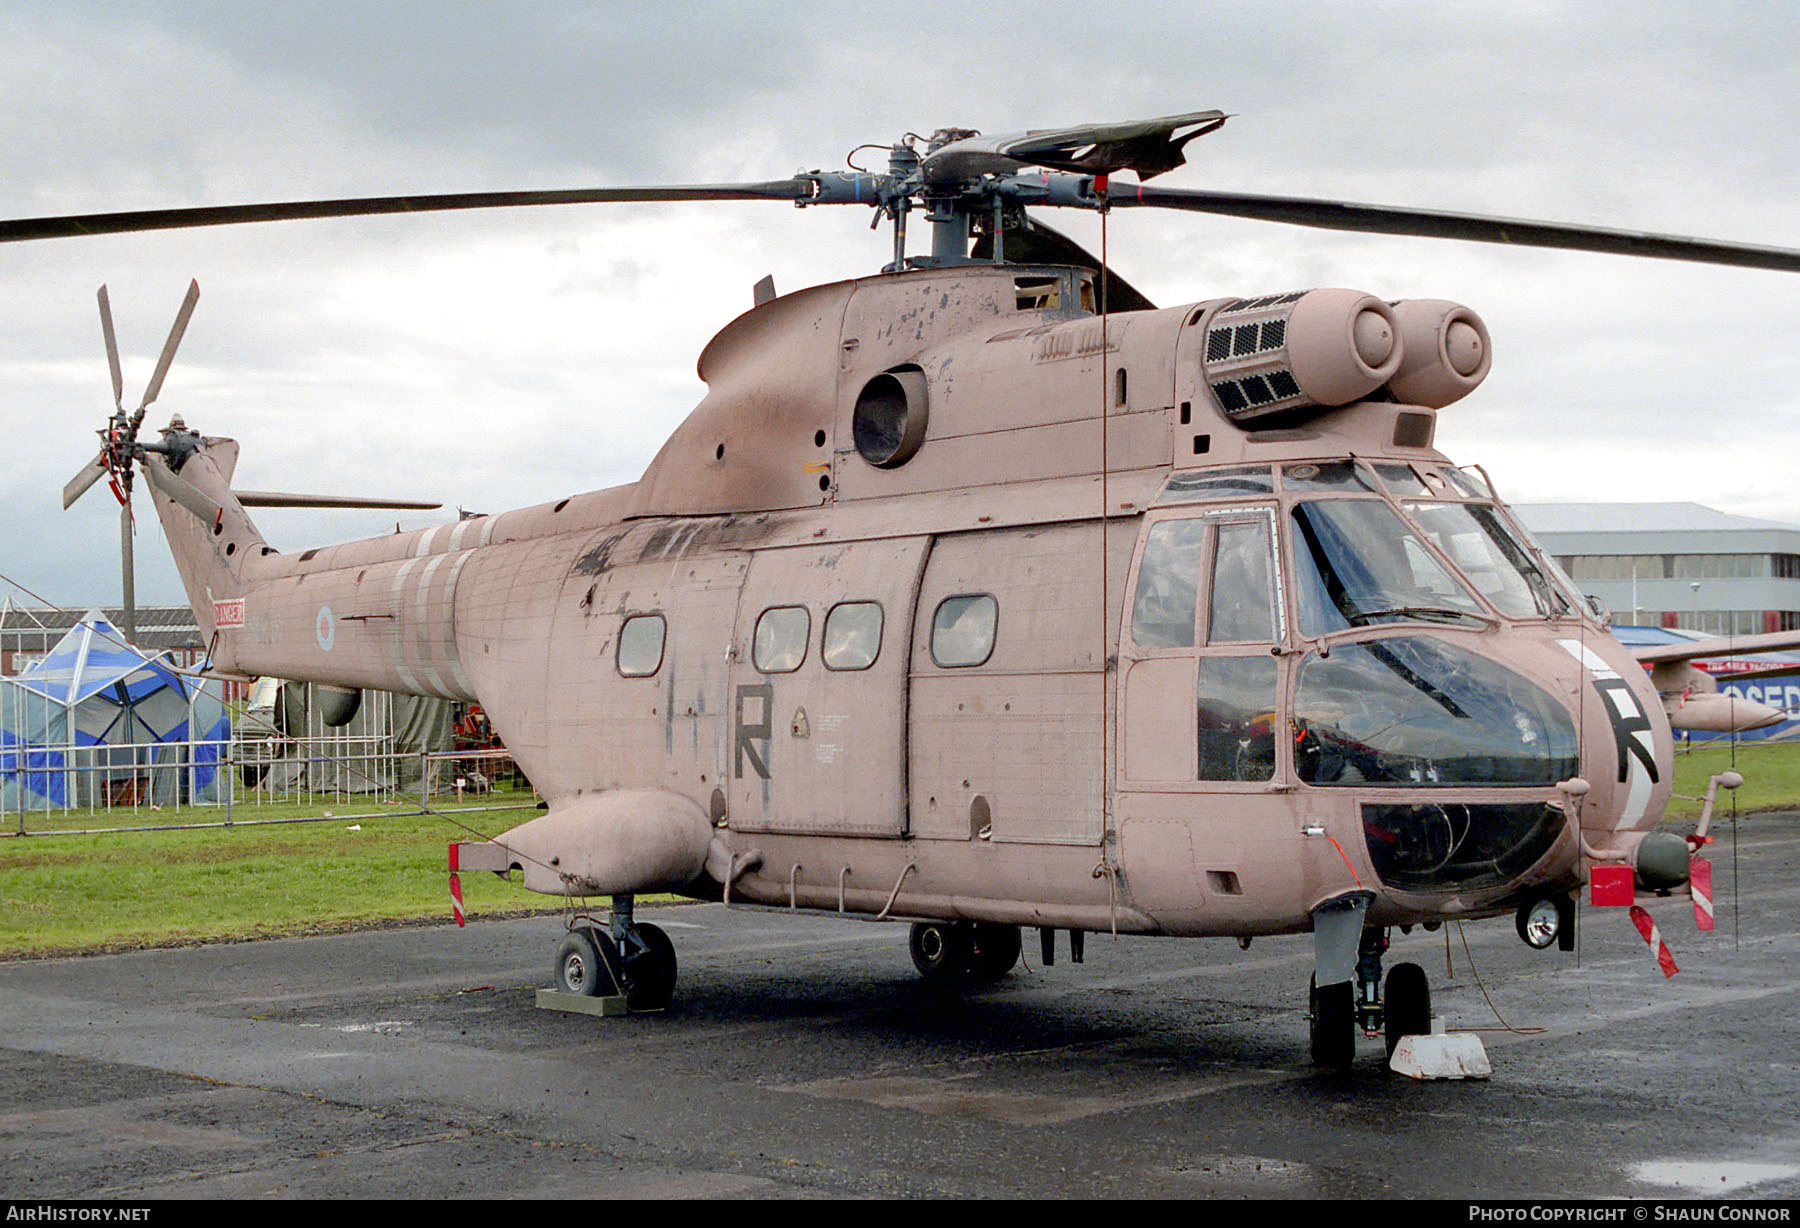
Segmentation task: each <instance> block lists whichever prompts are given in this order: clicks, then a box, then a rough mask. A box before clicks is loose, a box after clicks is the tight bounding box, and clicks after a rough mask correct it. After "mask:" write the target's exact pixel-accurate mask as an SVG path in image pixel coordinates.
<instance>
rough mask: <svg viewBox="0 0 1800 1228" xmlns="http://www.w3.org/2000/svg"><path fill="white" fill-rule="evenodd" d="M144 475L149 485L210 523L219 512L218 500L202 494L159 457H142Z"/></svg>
mask: <svg viewBox="0 0 1800 1228" xmlns="http://www.w3.org/2000/svg"><path fill="white" fill-rule="evenodd" d="M144 476H145V477H147V478H149V479H150V485H152V486H154V487H156V489H157V490H158V491H159V492H161V493H162V494H165V495H167V496H168V497H169V498H171V499H173V500H175V502H177V503H179V504H181V506H183V507H185V508H186V509H187V510H188V511H190V512H192V513H194V515H196V516H198V517H200V519H202V520H204V521H206V522H207V523H208V524H211V523H212V521H213V518H214V517H215V516H217V515H218V514H219V501H218V500H217V499H212V498H208V497H207V496H206V495H204V494H202V493H201V491H200V488H199V487H198V486H195V485H194V484H193V483H192V482H190V481H188V480H187V479H186V478H184V477H182V476H181V475H179V474H177V473H176V472H175V471H174V470H172V469H170V468H169V467H168V466H167V465H166V464H164V463H163V461H162V459H161V458H160V457H156V456H146V457H145V458H144Z"/></svg>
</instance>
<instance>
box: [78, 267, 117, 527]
mask: <svg viewBox="0 0 1800 1228" xmlns="http://www.w3.org/2000/svg"><path fill="white" fill-rule="evenodd" d="M100 331H101V333H103V334H104V335H105V337H106V365H107V366H109V367H111V368H112V385H113V409H114V411H115V412H118V413H124V412H125V378H124V376H122V375H121V374H120V373H119V342H118V339H117V338H116V337H114V336H113V322H112V304H111V303H110V302H109V301H108V300H107V297H106V287H105V286H101V287H100ZM82 489H84V490H85V489H86V487H83V488H82ZM66 498H67V496H66V495H65V502H64V503H63V506H64V507H67V506H68V502H67V501H66Z"/></svg>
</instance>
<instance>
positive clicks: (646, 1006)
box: [625, 925, 677, 1011]
mask: <svg viewBox="0 0 1800 1228" xmlns="http://www.w3.org/2000/svg"><path fill="white" fill-rule="evenodd" d="M637 936H638V938H639V939H640V940H641V941H642V942H643V944H644V949H643V950H641V951H639V952H637V953H636V954H634V955H633V956H632V957H631V958H630V959H627V960H626V961H625V1004H626V1005H627V1006H629V1007H630V1008H631V1009H632V1010H634V1011H660V1010H665V1009H667V1007H668V1005H669V1001H670V999H672V998H673V997H674V996H675V977H676V971H677V968H676V962H675V944H674V943H673V942H671V941H669V936H668V935H667V934H665V933H663V931H662V929H661V928H660V927H659V926H655V925H640V926H638V927H637Z"/></svg>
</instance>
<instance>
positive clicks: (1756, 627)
mask: <svg viewBox="0 0 1800 1228" xmlns="http://www.w3.org/2000/svg"><path fill="white" fill-rule="evenodd" d="M1513 510H1514V511H1515V512H1517V513H1518V515H1519V519H1521V520H1523V521H1524V522H1525V525H1526V527H1527V528H1529V529H1530V530H1531V532H1532V535H1533V536H1534V537H1536V538H1537V539H1538V541H1539V542H1540V543H1541V544H1542V545H1543V547H1544V549H1545V550H1546V551H1547V552H1548V553H1550V554H1551V555H1554V556H1555V558H1556V561H1557V564H1558V565H1559V566H1561V567H1562V569H1563V570H1564V571H1566V572H1567V573H1568V574H1569V577H1570V579H1572V580H1574V581H1575V584H1576V587H1578V588H1579V589H1580V590H1581V591H1582V592H1583V593H1591V594H1593V595H1594V596H1596V597H1599V598H1600V599H1601V600H1603V601H1605V602H1606V604H1607V605H1608V606H1609V607H1611V609H1612V612H1613V621H1614V622H1615V623H1621V624H1629V625H1634V626H1661V627H1671V628H1680V629H1682V630H1686V631H1699V632H1703V633H1705V634H1707V635H1755V634H1759V633H1761V632H1765V631H1794V630H1800V525H1791V524H1783V523H1781V522H1780V521H1775V520H1759V519H1756V518H1755V517H1751V516H1735V515H1732V514H1730V513H1728V512H1720V511H1715V510H1713V509H1712V508H1710V507H1704V506H1702V505H1700V504H1698V503H1522V504H1515V505H1514V507H1513Z"/></svg>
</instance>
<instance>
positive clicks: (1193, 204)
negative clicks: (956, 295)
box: [1110, 184, 1800, 273]
mask: <svg viewBox="0 0 1800 1228" xmlns="http://www.w3.org/2000/svg"><path fill="white" fill-rule="evenodd" d="M1110 201H1111V204H1112V205H1113V207H1114V208H1125V207H1129V206H1133V205H1148V206H1152V207H1155V208H1159V209H1184V210H1188V211H1190V212H1194V213H1220V214H1226V215H1228V216H1231V217H1244V218H1254V219H1256V220H1258V221H1263V222H1285V223H1288V224H1290V225H1294V226H1316V227H1319V228H1321V229H1324V230H1356V231H1363V232H1366V233H1369V234H1385V235H1412V236H1416V237H1421V238H1432V239H1470V240H1473V241H1475V242H1477V243H1510V244H1516V245H1518V246H1521V247H1553V248H1565V249H1568V250H1572V251H1586V252H1606V253H1610V254H1613V255H1619V256H1648V257H1652V258H1655V259H1659V260H1690V261H1694V262H1696V263H1700V264H1729V265H1737V266H1740V267H1743V268H1751V269H1775V270H1778V271H1780V272H1784V273H1800V251H1796V250H1794V249H1792V248H1786V247H1759V246H1757V245H1755V244H1750V243H1727V242H1722V241H1719V240H1716V239H1695V238H1688V237H1686V236H1683V235H1665V234H1652V233H1648V232H1643V231H1634V230H1609V229H1606V228H1604V227H1600V226H1577V225H1572V224H1569V223H1565V222H1533V221H1524V220H1520V219H1516V218H1502V217H1485V216H1482V215H1480V214H1473V213H1448V212H1444V211H1441V210H1435V209H1405V208H1399V207H1396V206H1392V205H1362V204H1354V203H1351V202H1348V201H1334V200H1314V199H1310V198H1308V197H1304V196H1258V195H1253V194H1249V193H1243V192H1212V191H1206V190H1204V189H1198V190H1197V189H1190V188H1150V187H1142V186H1136V187H1133V186H1128V185H1124V184H1121V185H1118V186H1117V187H1115V188H1114V189H1113V191H1112V193H1111V194H1110Z"/></svg>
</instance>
